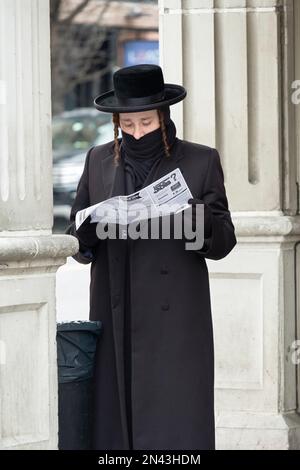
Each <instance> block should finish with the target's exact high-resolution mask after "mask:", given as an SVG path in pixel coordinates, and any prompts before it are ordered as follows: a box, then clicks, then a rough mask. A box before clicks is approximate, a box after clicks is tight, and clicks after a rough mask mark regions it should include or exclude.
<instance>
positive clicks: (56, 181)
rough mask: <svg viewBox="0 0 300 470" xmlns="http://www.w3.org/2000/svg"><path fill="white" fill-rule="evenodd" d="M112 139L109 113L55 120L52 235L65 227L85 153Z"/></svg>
mask: <svg viewBox="0 0 300 470" xmlns="http://www.w3.org/2000/svg"><path fill="white" fill-rule="evenodd" d="M119 135H120V134H119ZM113 138H114V129H113V123H112V121H111V114H109V113H101V112H99V111H97V110H96V109H93V108H91V109H90V108H81V109H76V110H72V111H65V112H64V113H62V114H60V115H58V116H54V118H53V129H52V141H53V144H52V145H53V204H54V208H53V211H54V227H53V231H54V232H63V231H64V230H65V228H66V227H67V224H68V221H69V216H70V210H71V206H72V204H73V201H74V198H75V195H76V190H77V185H78V182H79V179H80V176H81V175H82V172H83V167H84V162H85V157H86V153H87V151H88V150H89V148H90V147H92V146H93V145H101V144H104V143H106V142H109V141H111V140H113Z"/></svg>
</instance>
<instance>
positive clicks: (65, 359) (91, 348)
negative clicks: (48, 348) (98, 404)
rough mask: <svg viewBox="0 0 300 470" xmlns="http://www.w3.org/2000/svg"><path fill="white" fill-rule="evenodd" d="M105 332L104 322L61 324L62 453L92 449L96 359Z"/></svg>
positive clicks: (60, 420)
mask: <svg viewBox="0 0 300 470" xmlns="http://www.w3.org/2000/svg"><path fill="white" fill-rule="evenodd" d="M101 329H102V322H101V321H74V322H68V323H58V324H57V335H56V339H57V364H58V427H59V429H58V448H59V449H60V450H77V449H78V450H88V449H90V448H91V436H92V390H93V372H94V356H95V351H96V345H97V341H98V338H99V336H100V333H101Z"/></svg>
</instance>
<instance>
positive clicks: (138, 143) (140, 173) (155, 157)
mask: <svg viewBox="0 0 300 470" xmlns="http://www.w3.org/2000/svg"><path fill="white" fill-rule="evenodd" d="M162 109H163V112H164V121H165V127H166V135H167V141H168V144H169V146H170V147H172V145H173V144H174V142H175V140H176V126H175V123H174V122H173V121H172V119H171V118H170V107H169V106H166V107H164V108H162ZM164 155H165V147H164V143H163V137H162V132H161V128H160V127H159V128H158V129H155V130H154V131H152V132H148V133H147V134H145V135H143V137H141V138H140V139H135V138H134V137H133V135H131V134H127V132H124V131H123V130H122V141H121V158H123V161H124V169H125V177H126V182H127V188H128V190H127V193H128V194H130V193H131V192H135V191H139V190H140V189H141V188H142V186H143V184H144V181H145V179H146V178H147V175H148V173H149V171H150V170H151V168H152V167H154V166H157V165H158V163H159V161H160V160H161V159H162V157H163V156H164Z"/></svg>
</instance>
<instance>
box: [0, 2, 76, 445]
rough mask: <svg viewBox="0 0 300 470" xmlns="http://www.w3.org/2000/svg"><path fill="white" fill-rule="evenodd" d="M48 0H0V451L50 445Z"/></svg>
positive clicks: (58, 246)
mask: <svg viewBox="0 0 300 470" xmlns="http://www.w3.org/2000/svg"><path fill="white" fill-rule="evenodd" d="M49 39H50V31H49V4H48V0H1V2H0V448H1V449H55V448H57V430H58V426H57V421H58V420H57V365H56V340H55V336H56V316H55V273H56V270H57V269H58V267H59V266H61V265H62V264H64V263H65V262H66V257H67V256H70V255H72V254H74V253H75V252H76V251H77V249H78V243H77V241H76V240H75V239H74V238H73V237H69V236H66V235H52V223H53V216H52V212H53V211H52V204H53V203H52V155H51V106H50V103H51V102H50V99H51V90H50V40H49Z"/></svg>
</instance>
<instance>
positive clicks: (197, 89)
mask: <svg viewBox="0 0 300 470" xmlns="http://www.w3.org/2000/svg"><path fill="white" fill-rule="evenodd" d="M296 3H297V0H296V2H295V3H294V1H293V0H282V1H276V0H201V1H199V0H160V2H159V7H160V9H159V14H160V37H161V41H162V42H161V45H162V47H161V50H160V54H161V65H162V67H163V69H164V73H165V78H166V81H179V83H180V82H181V83H182V84H183V85H184V86H186V88H187V91H188V94H187V97H186V99H185V100H184V102H183V104H182V108H181V109H179V110H176V114H175V118H176V119H177V121H178V123H179V127H180V129H182V136H183V138H185V139H187V140H191V141H195V142H198V143H202V144H206V145H210V146H212V147H216V148H217V149H218V150H219V152H220V155H221V158H222V166H223V170H224V178H225V187H226V192H227V196H228V201H229V208H230V210H231V213H232V217H233V222H234V224H235V227H236V235H237V239H238V245H237V246H236V248H235V249H234V250H233V252H231V253H230V254H229V256H227V257H226V258H225V259H223V260H220V261H212V260H207V265H208V268H209V272H210V285H211V300H212V311H213V321H214V334H215V352H216V382H215V387H216V388H215V391H216V433H217V434H216V437H217V448H219V449H295V448H300V419H299V414H298V412H299V409H298V402H299V397H298V388H297V381H299V379H298V377H299V371H298V366H297V365H295V362H297V361H295V356H297V354H296V352H295V350H294V346H295V345H294V341H295V339H297V335H299V331H298V332H297V327H298V330H299V324H300V322H299V299H300V298H299V292H300V283H299V275H300V273H298V270H297V263H298V264H299V248H298V246H299V245H298V244H299V241H300V217H299V210H298V207H299V194H298V193H299V191H298V179H297V151H296V136H297V135H298V137H299V133H298V131H297V133H298V134H296V127H295V122H296V114H297V113H299V110H298V111H297V112H295V105H294V104H293V103H292V99H291V94H292V92H293V90H292V83H293V81H294V80H295V78H296V77H295V58H296V56H297V54H296V53H295V51H296V49H297V48H298V49H297V50H298V55H299V48H300V44H299V37H300V34H299V29H298V30H297V27H296V31H295V25H298V27H299V24H300V21H299V14H300V13H299V12H300V9H299V7H298V6H297V5H296ZM297 31H298V32H297ZM298 70H299V62H298ZM298 79H300V77H298ZM298 123H299V114H298ZM298 142H299V140H298ZM298 155H299V147H298ZM298 173H299V172H298ZM199 361H201V358H199ZM299 383H300V382H299ZM298 386H299V385H298Z"/></svg>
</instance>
